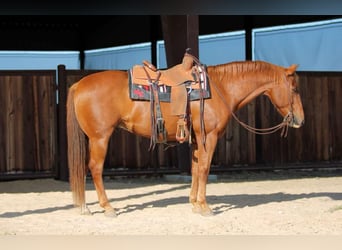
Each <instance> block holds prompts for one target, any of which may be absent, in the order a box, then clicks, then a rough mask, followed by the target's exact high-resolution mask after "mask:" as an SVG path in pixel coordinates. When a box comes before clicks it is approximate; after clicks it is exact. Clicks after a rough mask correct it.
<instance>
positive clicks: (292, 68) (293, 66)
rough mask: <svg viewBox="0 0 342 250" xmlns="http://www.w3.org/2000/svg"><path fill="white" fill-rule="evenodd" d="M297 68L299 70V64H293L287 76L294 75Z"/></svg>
mask: <svg viewBox="0 0 342 250" xmlns="http://www.w3.org/2000/svg"><path fill="white" fill-rule="evenodd" d="M297 68H298V64H292V65H291V66H290V67H288V68H287V69H286V75H287V76H290V75H293V74H294V73H295V72H296V69H297Z"/></svg>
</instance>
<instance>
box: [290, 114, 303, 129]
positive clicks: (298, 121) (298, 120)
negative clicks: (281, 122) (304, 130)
mask: <svg viewBox="0 0 342 250" xmlns="http://www.w3.org/2000/svg"><path fill="white" fill-rule="evenodd" d="M303 125H304V119H301V118H298V117H296V116H292V119H291V121H290V122H289V126H290V127H292V128H300V127H301V126H303Z"/></svg>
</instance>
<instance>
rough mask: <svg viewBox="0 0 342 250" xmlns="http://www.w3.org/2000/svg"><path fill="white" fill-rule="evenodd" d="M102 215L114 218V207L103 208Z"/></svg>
mask: <svg viewBox="0 0 342 250" xmlns="http://www.w3.org/2000/svg"><path fill="white" fill-rule="evenodd" d="M104 215H105V216H106V217H109V218H115V217H117V216H118V215H117V214H116V212H115V210H114V209H108V210H105V212H104Z"/></svg>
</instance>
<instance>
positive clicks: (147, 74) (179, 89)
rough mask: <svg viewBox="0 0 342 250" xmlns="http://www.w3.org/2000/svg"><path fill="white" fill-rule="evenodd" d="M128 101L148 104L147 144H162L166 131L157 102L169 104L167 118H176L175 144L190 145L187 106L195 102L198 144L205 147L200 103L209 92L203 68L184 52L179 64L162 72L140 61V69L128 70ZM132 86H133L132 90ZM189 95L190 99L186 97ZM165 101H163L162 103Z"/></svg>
mask: <svg viewBox="0 0 342 250" xmlns="http://www.w3.org/2000/svg"><path fill="white" fill-rule="evenodd" d="M129 75H130V97H131V98H132V99H135V100H149V101H150V108H151V144H150V149H151V148H152V149H153V148H154V147H155V144H156V143H166V141H167V131H166V129H165V121H164V119H163V115H162V112H161V108H160V101H166V102H170V103H171V115H175V116H178V117H179V119H178V122H177V132H176V140H177V141H178V142H180V143H183V142H185V141H187V140H188V141H189V143H191V133H190V132H189V131H191V113H190V105H189V102H190V101H191V100H199V101H200V104H201V105H200V107H201V112H200V113H201V119H200V120H201V133H202V143H205V135H204V123H203V106H204V99H205V98H210V90H209V84H208V78H207V73H206V68H205V65H202V64H201V63H200V62H199V60H198V59H197V58H196V57H194V56H192V55H191V54H189V53H188V50H187V51H186V52H185V54H184V57H183V61H182V63H181V64H177V65H175V66H173V67H171V68H169V69H166V70H159V69H157V68H156V67H155V66H154V65H153V64H151V63H150V62H148V61H146V60H144V61H143V65H135V66H133V68H132V69H131V70H130V74H129ZM133 85H134V86H133ZM192 92H193V96H192V97H191V98H190V95H191V94H192ZM165 97H166V99H165Z"/></svg>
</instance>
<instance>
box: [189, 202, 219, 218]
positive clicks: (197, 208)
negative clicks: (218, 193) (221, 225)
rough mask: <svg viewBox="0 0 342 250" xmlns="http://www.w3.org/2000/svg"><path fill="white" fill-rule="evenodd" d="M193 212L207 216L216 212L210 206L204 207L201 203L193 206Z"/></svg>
mask: <svg viewBox="0 0 342 250" xmlns="http://www.w3.org/2000/svg"><path fill="white" fill-rule="evenodd" d="M192 212H193V213H196V214H200V215H202V216H205V217H209V216H213V215H214V213H213V212H212V211H211V209H210V208H209V207H208V206H204V207H202V206H201V205H199V204H195V205H194V207H193V208H192Z"/></svg>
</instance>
